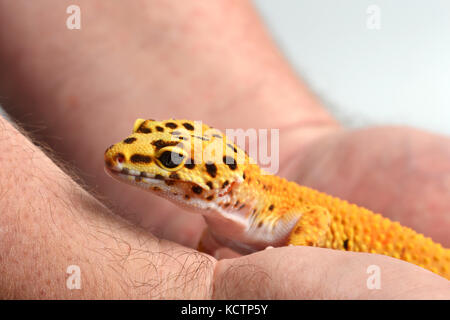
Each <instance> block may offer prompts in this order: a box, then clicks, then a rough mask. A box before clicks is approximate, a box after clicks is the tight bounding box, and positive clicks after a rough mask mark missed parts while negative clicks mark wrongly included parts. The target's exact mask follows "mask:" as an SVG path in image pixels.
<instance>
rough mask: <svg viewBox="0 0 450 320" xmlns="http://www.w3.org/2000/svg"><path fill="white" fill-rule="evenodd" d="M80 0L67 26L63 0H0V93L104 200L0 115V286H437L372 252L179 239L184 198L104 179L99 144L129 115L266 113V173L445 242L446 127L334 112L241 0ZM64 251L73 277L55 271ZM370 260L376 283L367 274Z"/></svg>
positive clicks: (122, 129) (261, 118) (172, 289)
mask: <svg viewBox="0 0 450 320" xmlns="http://www.w3.org/2000/svg"><path fill="white" fill-rule="evenodd" d="M78 3H79V4H80V7H81V10H82V30H78V31H76V30H73V31H70V30H67V29H66V27H65V19H66V17H67V14H66V13H65V9H66V8H67V6H69V5H70V4H72V3H71V1H61V0H53V1H51V0H40V1H39V5H37V2H29V1H24V0H19V1H8V0H0V21H1V25H0V47H1V48H2V49H1V50H0V64H1V65H2V72H1V73H0V96H1V97H2V104H4V106H5V108H6V109H7V110H8V111H9V112H10V114H11V115H12V116H13V117H15V118H17V119H18V120H19V121H20V122H21V123H22V124H23V125H24V127H31V128H33V129H34V130H33V131H37V133H36V135H37V136H38V138H39V139H40V140H42V141H44V142H45V143H47V144H48V145H49V146H50V147H51V148H52V149H53V150H55V151H56V153H57V154H58V156H59V157H60V158H62V159H63V160H65V161H66V162H68V163H69V164H70V165H72V166H74V167H75V168H76V170H77V173H78V174H79V175H80V176H81V178H82V179H83V180H84V182H85V184H86V186H87V187H86V188H87V189H88V190H89V191H92V192H93V193H95V194H98V195H99V198H100V199H101V201H102V202H105V203H108V204H111V207H112V211H111V210H110V209H107V208H106V207H105V206H103V205H102V204H101V202H99V201H98V200H95V199H94V198H93V196H92V195H91V193H90V192H87V191H84V190H82V189H81V188H80V187H79V186H78V185H77V184H76V183H75V182H74V181H73V180H72V179H71V178H70V177H69V176H67V175H66V174H65V173H64V172H62V171H61V170H60V169H59V168H58V167H57V166H56V165H55V163H54V162H52V161H51V160H50V159H49V158H48V157H47V156H46V155H44V154H43V153H42V152H41V151H40V150H39V149H38V148H37V147H36V146H34V145H33V144H32V143H31V142H30V140H29V139H27V138H26V137H25V136H23V135H22V134H21V133H20V132H18V131H17V130H16V129H14V128H13V127H12V126H11V125H10V124H9V123H8V122H6V121H5V120H4V119H0V150H1V152H0V165H1V168H2V170H0V182H1V183H0V195H1V196H0V212H1V215H0V234H1V237H2V240H1V241H0V274H2V275H7V276H6V277H0V298H180V299H182V298H199V299H203V298H204V299H207V298H230V299H239V298H290V299H292V298H299V299H302V298H313V299H314V298H316V299H321V298H333V299H339V298H360V299H365V298H382V299H391V298H413V299H416V298H417V299H420V298H444V299H448V298H449V297H450V292H449V290H450V289H449V285H448V281H447V280H445V279H443V278H441V277H439V276H436V275H434V274H432V273H431V272H429V271H427V270H424V269H421V268H419V267H416V266H414V265H411V264H408V263H406V262H403V261H400V260H395V259H392V258H389V257H384V256H379V255H371V254H361V253H349V252H340V251H333V250H326V249H317V248H307V247H295V248H293V247H291V248H280V249H271V250H265V251H263V252H259V253H256V254H252V255H249V256H244V257H236V258H231V259H224V260H216V259H215V258H214V257H212V256H209V255H206V254H201V253H198V252H197V251H196V250H195V249H191V248H193V247H195V245H196V243H197V241H198V238H199V237H200V235H201V230H202V229H203V228H204V223H203V221H202V219H201V217H200V216H197V215H194V214H190V213H187V212H184V211H182V210H181V209H178V208H177V207H175V206H174V205H172V204H170V203H169V202H167V201H165V200H162V199H157V198H155V197H153V196H151V195H150V194H149V193H146V192H144V191H141V190H137V189H133V188H130V187H128V186H126V185H123V184H120V183H117V182H114V181H112V180H111V178H109V177H108V176H106V174H104V172H103V162H102V157H103V152H104V149H105V148H106V147H108V146H109V145H110V144H111V143H114V142H116V141H119V140H121V139H123V138H124V137H125V136H126V135H127V134H128V133H129V132H130V130H131V126H132V124H133V121H134V120H135V119H136V118H142V117H144V118H145V117H147V118H155V119H166V118H171V117H173V118H188V119H193V120H196V119H201V120H202V121H204V122H205V123H207V124H210V125H212V126H215V127H217V128H221V129H225V128H280V129H281V131H280V168H282V170H281V171H280V172H279V174H280V175H283V176H285V177H287V178H289V179H291V180H296V181H299V182H301V183H302V184H305V185H309V186H312V187H315V188H318V189H320V190H322V191H325V192H328V193H331V194H334V195H337V196H340V197H341V198H345V199H347V200H349V201H352V202H357V203H359V204H361V205H365V206H367V207H369V208H370V209H373V210H375V211H382V212H383V214H384V215H386V216H388V217H390V218H392V219H395V220H399V221H401V222H402V223H403V224H405V225H408V226H411V227H413V228H415V229H416V230H417V231H419V232H423V233H425V234H426V235H428V236H432V237H433V238H434V239H435V240H436V241H438V242H441V243H442V244H443V245H446V246H449V245H450V240H449V235H448V234H447V232H446V230H448V229H449V227H450V222H449V216H448V212H450V204H449V203H448V201H446V199H448V196H449V194H450V161H449V160H450V141H449V139H448V138H447V137H442V136H439V135H434V134H430V133H426V132H422V131H418V130H415V129H411V128H370V129H363V130H360V131H347V130H344V129H342V128H341V127H340V125H339V124H338V123H337V122H336V121H335V120H334V119H333V118H332V116H330V115H329V114H328V113H327V112H326V111H325V109H324V108H323V107H322V106H321V105H320V103H319V101H318V99H317V98H315V96H314V95H313V94H312V93H310V92H309V90H308V89H307V88H306V86H305V85H304V84H303V83H302V82H301V81H300V80H299V79H298V78H297V76H296V75H295V73H294V72H293V71H292V70H291V68H290V67H289V65H288V64H287V63H286V61H285V59H284V58H283V57H282V56H281V55H280V53H279V52H278V50H277V49H276V47H275V46H274V44H273V43H272V42H271V40H270V38H269V37H268V35H267V33H266V31H265V29H264V28H263V26H262V24H261V22H260V20H259V18H258V16H257V15H256V14H255V12H254V9H253V8H252V7H251V5H250V4H249V3H247V2H245V1H237V0H236V1H229V0H217V1H203V2H202V1H200V2H197V1H196V2H188V1H183V2H179V1H175V0H169V1H168V0H165V1H132V2H131V1H130V2H127V4H126V5H124V4H123V3H122V2H109V1H108V2H106V1H98V0H97V1H92V0H90V1H78ZM175 3H176V4H175ZM36 26H38V27H36ZM4 97H7V99H3V98H4ZM281 106H282V107H281ZM36 128H38V129H36ZM114 213H116V214H119V215H123V216H125V217H126V218H128V219H129V220H131V221H133V222H134V223H138V224H139V225H141V226H142V227H144V228H145V229H146V230H145V229H144V228H141V227H138V226H135V225H132V224H130V223H129V222H127V221H125V220H124V219H121V218H119V217H118V216H117V215H114ZM424 215H425V218H424ZM149 231H151V232H149ZM161 238H165V239H168V240H161ZM170 240H171V241H170ZM190 247H191V248H190ZM231 256H233V255H232V254H230V253H227V252H226V250H225V249H222V250H221V251H219V252H216V257H218V258H219V257H231ZM69 265H78V266H80V269H81V272H82V276H83V278H82V279H83V282H82V289H81V290H68V289H67V287H66V278H67V273H66V269H67V267H68V266H69ZM369 265H378V266H380V269H381V276H382V288H381V289H380V290H369V289H368V288H367V285H366V281H367V278H368V276H369V275H368V274H367V273H366V270H367V267H368V266H369ZM236 271H237V272H236ZM289 275H292V276H289Z"/></svg>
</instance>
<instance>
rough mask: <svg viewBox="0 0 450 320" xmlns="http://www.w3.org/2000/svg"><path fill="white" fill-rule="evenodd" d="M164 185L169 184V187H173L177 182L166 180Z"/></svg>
mask: <svg viewBox="0 0 450 320" xmlns="http://www.w3.org/2000/svg"><path fill="white" fill-rule="evenodd" d="M164 183H165V184H167V185H168V186H171V185H173V184H175V181H173V180H164Z"/></svg>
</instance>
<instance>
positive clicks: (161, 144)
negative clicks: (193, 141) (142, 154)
mask: <svg viewBox="0 0 450 320" xmlns="http://www.w3.org/2000/svg"><path fill="white" fill-rule="evenodd" d="M152 145H154V146H155V147H156V150H159V149H162V148H164V147H168V146H179V147H180V148H183V144H181V142H177V141H164V140H162V139H159V140H155V141H153V142H152Z"/></svg>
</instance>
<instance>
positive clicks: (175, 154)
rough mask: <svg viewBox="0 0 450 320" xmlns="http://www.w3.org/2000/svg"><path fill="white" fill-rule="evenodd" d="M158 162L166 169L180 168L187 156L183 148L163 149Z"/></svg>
mask: <svg viewBox="0 0 450 320" xmlns="http://www.w3.org/2000/svg"><path fill="white" fill-rule="evenodd" d="M157 159H158V163H159V164H160V166H162V167H164V169H169V170H174V169H178V168H179V167H181V166H182V165H183V164H184V160H185V159H186V156H185V155H184V153H183V152H182V151H181V150H163V151H162V152H161V153H160V154H159V156H158V157H157Z"/></svg>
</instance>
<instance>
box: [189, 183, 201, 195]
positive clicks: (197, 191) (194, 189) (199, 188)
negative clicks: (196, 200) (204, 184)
mask: <svg viewBox="0 0 450 320" xmlns="http://www.w3.org/2000/svg"><path fill="white" fill-rule="evenodd" d="M202 191H203V189H202V188H201V187H200V186H197V185H195V186H193V187H192V192H194V193H196V194H201V193H202Z"/></svg>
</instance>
